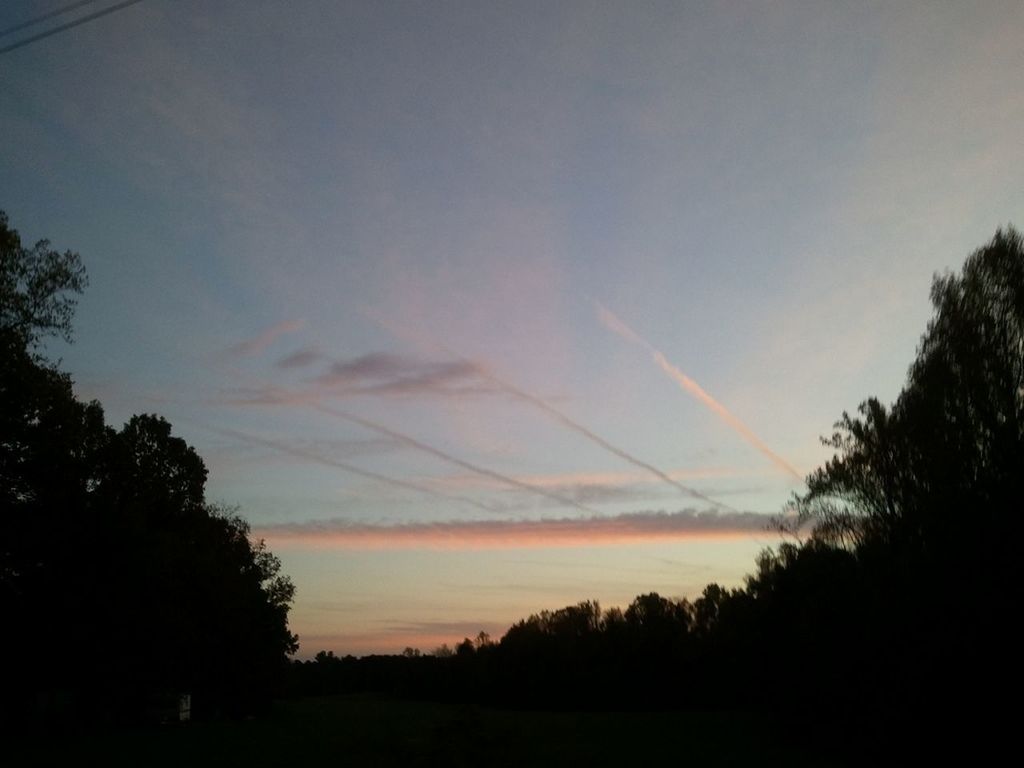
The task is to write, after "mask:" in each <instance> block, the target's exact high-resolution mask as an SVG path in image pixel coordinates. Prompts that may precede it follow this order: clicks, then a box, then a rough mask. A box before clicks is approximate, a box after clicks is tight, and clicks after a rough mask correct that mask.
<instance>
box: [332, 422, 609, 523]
mask: <svg viewBox="0 0 1024 768" xmlns="http://www.w3.org/2000/svg"><path fill="white" fill-rule="evenodd" d="M314 407H315V408H316V409H317V410H318V411H320V412H321V413H326V414H329V415H331V416H334V417H336V418H339V419H344V420H345V421H349V422H351V423H353V424H358V425H359V426H361V427H365V428H366V429H370V430H373V431H374V432H377V433H378V434H381V435H384V436H386V437H390V438H392V439H393V440H396V441H398V442H400V443H402V444H403V445H407V446H409V447H410V448H414V449H415V450H418V451H421V452H423V453H427V454H429V455H431V456H434V457H436V458H439V459H441V460H442V461H445V462H447V463H449V464H453V465H454V466H456V467H461V468H462V469H468V470H469V471H470V472H473V473H475V474H477V475H480V476H481V477H485V478H488V479H491V480H497V481H498V482H500V483H504V484H505V485H509V486H511V487H513V488H516V489H519V490H523V491H529V492H530V493H534V494H537V495H539V496H543V497H545V498H547V499H551V500H552V501H557V502H558V503H559V504H561V505H563V506H570V507H576V508H577V509H580V510H582V511H584V512H593V510H592V509H588V508H587V507H585V506H583V504H581V503H580V500H579V499H573V498H569V497H568V496H564V495H562V494H560V493H556V492H555V491H552V490H550V489H548V488H543V487H541V486H539V485H533V484H532V483H528V482H525V481H523V480H519V479H517V478H515V477H512V476H511V475H505V474H502V473H500V472H495V471H494V470H492V469H488V468H487V467H481V466H480V465H478V464H473V463H472V462H469V461H465V460H464V459H460V458H458V457H456V456H452V455H451V454H450V453H447V452H445V451H442V450H441V449H440V448H437V447H435V446H433V445H428V444H426V443H424V442H422V441H420V440H417V439H416V438H414V437H411V436H409V435H406V434H404V433H402V432H398V431H397V430H394V429H390V428H388V427H385V426H384V425H383V424H379V423H378V422H375V421H371V420H370V419H364V418H363V417H361V416H356V415H355V414H353V413H348V412H346V411H342V410H339V409H337V408H331V407H329V406H326V405H317V406H314Z"/></svg>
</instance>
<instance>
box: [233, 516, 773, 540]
mask: <svg viewBox="0 0 1024 768" xmlns="http://www.w3.org/2000/svg"><path fill="white" fill-rule="evenodd" d="M772 519H773V516H770V515H763V514H757V513H754V512H728V513H716V512H697V511H694V510H682V511H679V512H635V513H630V514H623V515H615V516H610V517H582V518H568V517H563V518H553V519H552V518H549V519H541V520H470V521H445V522H436V523H405V524H398V525H375V524H370V523H352V522H347V521H344V520H325V521H315V522H308V523H282V524H279V525H269V526H263V527H262V528H258V529H256V530H254V531H253V533H254V535H255V536H257V537H260V538H264V539H266V540H267V541H268V542H269V543H271V544H272V545H273V546H274V547H276V548H277V547H279V548H299V549H321V548H323V549H420V548H452V549H516V548H538V547H570V546H594V545H612V544H624V543H636V542H645V541H665V540H686V539H701V538H714V539H723V538H735V537H745V536H750V535H754V534H757V535H764V534H765V533H766V532H767V529H768V525H769V523H770V522H771V521H772Z"/></svg>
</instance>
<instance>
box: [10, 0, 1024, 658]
mask: <svg viewBox="0 0 1024 768" xmlns="http://www.w3.org/2000/svg"><path fill="white" fill-rule="evenodd" d="M59 5H60V4H59V3H56V2H20V1H18V0H12V1H11V2H8V3H5V4H4V5H3V7H2V8H0V29H6V28H7V27H9V26H12V25H14V24H17V23H19V22H21V21H23V20H25V19H28V18H32V17H34V16H36V15H39V14H41V13H44V12H46V11H48V10H51V9H52V8H54V7H57V6H59ZM97 7H99V6H97ZM15 38H16V36H10V37H5V38H4V39H3V42H8V41H9V40H13V39H15ZM1022 39H1024V8H1022V6H1021V5H1020V3H1016V2H1008V3H996V2H981V3H971V4H959V3H909V2H908V3H898V4H876V3H751V4H744V3H628V4H627V3H570V2H566V3H527V2H519V3H506V4H481V3H414V2H404V3H343V4H339V3H328V2H298V3H289V4H287V5H286V4H283V3H274V2H241V1H239V2H231V1H227V2H220V3H215V4H213V3H200V2H189V1H188V0H176V1H174V2H172V1H171V0H145V2H142V3H139V4H138V5H135V6H132V7H130V8H127V9H125V10H124V11H121V12H118V13H116V14H113V15H110V16H108V17H105V18H103V19H99V20H97V21H95V22H93V23H90V24H87V25H83V26H81V27H78V28H76V29H73V30H69V31H68V32H66V33H62V34H60V35H55V36H53V37H51V38H48V39H46V40H41V41H39V42H38V43H35V44H33V45H30V46H26V47H24V48H20V49H18V50H15V51H12V52H9V53H7V54H4V55H2V56H0V137H2V138H3V140H2V142H0V179H2V180H3V181H2V184H0V207H2V208H3V209H4V210H6V211H7V213H8V215H9V217H10V220H11V223H12V224H13V225H14V226H15V227H17V228H18V229H19V230H20V232H21V234H22V236H23V238H24V239H25V240H28V241H34V240H35V239H37V238H40V237H49V238H50V239H51V240H52V242H53V244H54V245H55V246H57V247H59V248H72V249H74V250H77V251H79V252H80V253H81V254H82V257H83V260H84V261H85V263H86V265H87V268H88V271H89V275H90V281H91V282H90V286H89V288H88V290H87V291H86V293H85V295H84V296H83V297H82V299H81V301H80V304H79V310H78V314H77V316H76V321H75V325H76V342H75V344H74V345H72V346H66V345H63V344H56V343H54V344H52V345H51V347H50V352H51V354H52V355H54V356H58V357H60V358H62V360H63V365H64V367H65V369H66V370H68V371H69V372H71V373H72V375H73V377H74V379H75V381H76V387H77V391H78V392H79V393H80V395H81V396H82V397H87V398H92V397H95V398H98V399H100V400H101V401H102V403H103V404H104V407H105V409H106V412H107V416H108V420H109V421H110V422H111V423H113V424H115V425H117V424H121V423H123V422H124V421H125V420H126V419H127V418H128V417H130V415H131V414H133V413H137V412H143V411H144V412H158V413H161V414H163V415H165V416H166V417H167V418H168V419H169V420H170V421H171V423H172V424H173V425H174V426H175V429H176V432H177V433H179V434H181V435H182V436H184V437H185V438H186V439H188V440H189V442H190V443H192V444H193V445H194V446H195V447H196V448H197V450H198V451H199V452H200V454H201V455H202V456H203V457H204V458H205V460H206V461H207V464H208V466H209V467H210V481H209V485H208V496H209V497H210V498H211V499H214V500H217V501H220V502H223V503H227V504H237V505H239V506H240V507H241V510H242V512H243V513H244V514H245V515H246V517H247V518H248V519H249V520H250V521H251V522H252V524H253V526H254V528H256V529H257V530H258V531H259V532H260V533H261V534H263V535H265V536H266V537H267V539H268V541H269V542H270V544H271V547H272V548H273V549H274V550H275V551H276V552H279V553H280V554H281V556H282V559H283V560H284V564H285V569H286V570H287V571H288V572H289V573H291V574H292V576H293V578H294V579H295V581H296V584H297V586H298V598H297V602H296V605H295V608H294V611H293V618H292V624H293V629H294V630H296V631H298V632H299V634H300V636H302V637H303V638H305V639H306V641H305V642H304V644H303V649H302V654H303V655H309V654H312V653H315V652H316V651H317V650H319V649H320V648H331V649H333V650H336V651H339V652H357V653H362V652H368V651H373V650H393V649H399V650H400V649H401V648H402V647H404V646H405V645H407V644H414V645H415V644H419V645H422V646H423V647H424V649H426V648H427V647H428V645H429V644H432V643H434V644H436V643H439V642H442V641H448V642H451V641H453V640H458V639H460V638H461V636H462V635H463V634H470V635H473V634H475V633H476V631H478V630H479V629H480V628H486V629H488V631H491V632H492V633H496V632H497V633H500V631H501V629H502V628H503V627H507V626H508V625H509V624H510V623H511V622H512V621H514V620H516V619H518V618H521V617H522V616H524V615H526V614H528V613H530V612H532V611H536V610H539V609H541V608H554V607H559V606H561V605H564V604H567V603H571V602H576V601H577V600H582V599H588V598H597V599H599V600H601V601H602V603H603V604H605V605H613V604H617V603H618V604H621V603H622V602H625V601H628V600H629V599H631V597H632V596H634V595H635V594H637V593H639V592H646V591H650V590H657V591H659V592H662V593H663V594H667V595H678V596H690V597H692V596H694V595H695V594H697V593H698V592H699V590H700V588H701V587H702V586H703V584H705V583H707V582H708V581H720V582H722V583H727V584H730V585H732V584H737V583H739V581H740V579H741V577H742V574H743V573H745V572H746V571H747V570H749V568H750V567H751V566H752V558H753V556H754V555H755V554H756V552H757V551H758V550H759V549H760V548H761V547H763V546H765V545H767V544H770V543H771V541H772V539H771V537H770V536H768V535H767V534H765V533H763V532H762V531H760V530H759V529H757V528H756V527H755V526H754V525H753V524H751V523H750V521H749V519H748V518H747V517H745V516H744V515H743V513H749V512H754V513H761V514H764V515H769V514H773V513H777V512H779V511H780V510H781V508H782V506H783V504H784V503H785V502H786V500H787V499H788V498H789V496H790V494H791V493H793V492H794V491H799V490H800V488H801V484H800V482H799V481H797V480H796V479H794V477H793V476H792V475H791V474H790V473H788V472H787V471H786V470H785V469H784V468H783V467H782V466H781V465H780V464H779V463H778V462H776V461H773V460H772V459H771V458H770V457H769V455H768V453H766V452H765V450H762V448H763V449H767V450H768V451H770V452H771V454H774V455H775V456H777V457H779V458H781V459H782V460H783V461H784V462H785V463H786V464H789V465H791V466H793V467H795V468H796V470H797V473H798V474H799V475H805V474H806V473H807V472H809V471H811V470H812V469H813V468H814V467H816V466H818V465H819V464H820V463H821V462H822V461H823V460H825V459H826V458H827V456H828V454H827V452H826V451H825V450H824V449H823V448H822V446H821V445H820V443H819V441H818V437H819V435H821V434H824V433H827V432H828V431H829V430H830V427H831V424H832V423H833V422H834V421H835V420H836V419H837V418H838V417H839V415H840V414H841V413H842V411H843V410H844V409H847V410H852V409H854V408H855V407H856V406H857V404H858V403H859V402H860V401H861V400H863V399H864V398H866V397H867V396H869V395H877V396H879V397H881V398H882V399H883V400H891V399H892V398H893V397H894V396H895V395H896V393H897V392H898V391H899V388H900V387H901V385H902V382H903V379H904V374H905V371H906V367H907V365H908V364H909V362H910V361H911V359H912V357H913V353H914V349H915V345H916V343H917V340H918V338H919V336H920V334H921V332H922V331H923V330H924V327H925V323H926V322H927V319H928V317H929V314H930V307H929V303H928V287H929V284H930V280H931V276H932V274H933V273H934V272H936V271H941V270H945V269H953V268H957V267H958V266H959V265H960V263H961V262H962V261H963V259H964V257H965V256H966V255H967V254H968V253H969V252H970V251H971V250H973V249H974V248H976V247H978V246H980V245H981V244H983V243H984V242H986V241H987V240H988V239H989V238H990V237H991V236H992V234H993V233H994V232H995V230H996V229H997V228H998V227H1000V226H1005V225H1006V224H1009V223H1015V224H1017V226H1020V225H1021V219H1020V214H1021V211H1024V184H1021V179H1022V178H1024V142H1021V141H1020V137H1019V126H1020V125H1021V124H1022V122H1024V121H1022V118H1024V87H1022V86H1021V84H1020V76H1019V73H1020V72H1021V71H1022V69H1024V52H1022V51H1024V49H1022V47H1021V45H1020V41H1021V40H1022ZM601 307H604V308H606V309H607V310H608V311H610V312H611V313H613V314H614V316H615V317H616V318H618V320H619V321H620V322H621V323H622V324H624V325H625V326H628V328H629V329H630V330H631V332H632V333H633V334H636V335H637V336H639V337H641V338H642V339H643V340H644V342H645V343H646V344H649V345H651V346H652V347H653V348H654V349H656V350H658V351H659V352H660V353H661V354H662V355H663V358H662V359H663V361H665V362H666V363H667V364H669V365H671V366H674V367H675V369H676V370H678V371H679V372H680V373H681V374H682V375H684V376H685V377H688V380H690V381H692V382H695V383H696V385H698V386H699V387H700V388H701V390H702V391H703V392H705V393H706V394H707V396H708V397H710V398H712V399H713V401H714V403H716V404H718V405H719V406H720V407H721V408H724V409H725V411H726V412H727V413H728V414H729V416H730V417H731V418H733V419H734V420H737V421H739V422H741V423H742V424H743V425H744V427H745V428H746V430H747V432H746V433H743V432H742V430H739V429H738V428H736V426H735V424H732V425H730V423H728V419H727V418H726V417H724V416H723V412H722V411H716V410H715V409H714V408H713V407H709V403H708V401H706V400H701V399H700V398H699V397H697V396H695V390H694V389H693V388H692V387H691V388H689V389H687V388H686V387H685V386H680V380H679V378H678V377H676V378H675V379H674V378H672V376H671V375H670V374H669V372H668V370H667V368H666V367H665V366H659V365H658V363H657V362H656V361H655V360H654V358H653V357H652V354H651V350H650V349H648V348H645V347H644V346H643V345H642V344H637V343H633V342H631V341H630V340H629V339H628V338H627V337H628V336H629V334H628V333H623V332H621V328H620V329H619V330H620V332H618V333H617V332H616V331H615V330H614V328H612V327H610V326H611V325H613V324H610V323H609V322H608V321H607V315H606V316H605V321H604V322H602V315H601ZM339 413H340V414H341V415H339ZM353 417H354V418H355V420H353ZM359 420H361V421H359ZM588 433H589V436H588ZM594 438H597V439H594ZM755 440H756V442H757V443H758V444H759V445H760V446H761V447H760V448H759V447H758V444H755ZM442 454H443V456H442ZM444 457H447V458H444ZM459 462H461V463H459ZM480 470H483V472H481V471H480ZM487 473H490V474H487ZM658 473H661V474H660V475H659V474H658ZM666 477H667V478H668V479H667V480H666ZM673 483H675V485H673ZM679 486H682V487H683V488H685V489H688V490H689V491H695V492H696V493H697V494H698V495H696V496H695V495H691V494H688V493H687V492H686V491H684V490H683V489H681V488H680V487H679ZM701 497H705V498H701ZM706 499H711V500H712V501H713V502H715V503H717V504H718V506H713V505H712V504H711V503H709V502H708V501H707V500H706ZM708 509H711V510H717V518H716V519H717V522H716V523H715V525H717V533H716V534H715V535H711V534H709V533H708V532H707V531H706V530H704V529H703V528H701V529H700V530H697V529H698V528H700V526H704V527H705V528H706V527H707V525H708V523H707V520H706V519H704V518H701V517H700V515H699V514H697V513H699V512H701V511H704V510H708ZM657 513H664V514H663V515H661V516H659V515H658V514H657ZM595 517H596V518H599V520H598V521H597V522H596V523H593V524H592V525H591V529H592V530H593V531H594V532H595V533H593V535H590V534H588V532H587V531H588V530H590V529H588V528H587V527H586V525H580V526H575V527H572V531H573V532H572V533H568V534H566V533H564V532H563V533H559V530H562V529H558V528H557V526H556V524H557V525H562V526H563V527H564V526H565V525H568V524H569V523H572V522H573V521H578V520H581V519H582V520H584V521H587V520H590V518H595ZM537 521H547V522H546V523H544V525H549V527H548V528H544V527H543V525H541V526H540V527H534V528H531V529H530V530H532V531H534V533H533V534H530V535H527V534H525V533H523V534H522V535H517V534H515V531H517V530H519V531H526V530H527V528H525V527H521V528H518V529H517V528H515V525H516V524H520V525H522V526H526V525H527V524H531V523H536V522H537ZM552 521H555V522H554V523H552ZM608 521H611V523H609V522H608ZM695 521H702V522H700V523H699V525H698V522H695ZM487 522H490V523H495V522H497V523H501V524H502V525H503V526H505V527H501V528H498V529H495V528H486V526H484V527H481V524H482V523H487ZM605 524H608V525H614V526H618V527H617V528H616V530H619V531H621V532H623V533H622V535H621V536H612V535H610V534H609V535H606V534H603V533H597V531H603V530H607V528H602V527H601V526H602V525H605ZM431 526H434V527H433V528H431ZM438 526H440V528H438ZM712 527H714V526H712ZM439 530H440V531H442V532H443V534H442V533H438V531H439ZM353 531H357V532H358V531H369V532H370V533H372V535H370V534H366V535H365V536H364V535H363V534H361V533H359V534H358V535H357V534H356V533H353ZM482 531H483V532H482ZM496 531H497V532H496ZM360 537H362V538H360ZM444 537H447V538H444ZM474 627H477V629H474Z"/></svg>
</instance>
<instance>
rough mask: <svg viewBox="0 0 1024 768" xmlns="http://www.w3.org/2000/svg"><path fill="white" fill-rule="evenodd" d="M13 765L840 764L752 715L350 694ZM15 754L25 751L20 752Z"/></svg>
mask: <svg viewBox="0 0 1024 768" xmlns="http://www.w3.org/2000/svg"><path fill="white" fill-rule="evenodd" d="M15 741H16V742H17V743H16V744H12V743H11V742H8V750H6V751H7V754H8V756H9V757H11V758H13V761H12V762H7V761H6V759H5V760H4V762H5V763H6V764H8V765H40V766H42V765H61V766H63V765H83V764H84V765H98V766H110V765H124V766H129V765H130V766H139V767H144V766H176V768H187V767H188V766H195V765H219V766H236V765H237V766H247V767H252V766H306V765H324V766H349V765H351V766H433V765H436V766H473V767H474V768H480V767H481V766H545V765H551V766H555V765H557V766H575V765H581V766H611V765H615V766H623V767H624V768H625V767H626V766H628V767H630V768H632V767H633V766H643V765H692V766H724V765H737V766H740V765H756V766H769V765H779V766H783V765H785V766H793V765H808V766H810V765H814V766H821V765H839V764H843V763H841V762H838V760H837V759H836V756H835V755H831V756H830V755H828V754H823V753H822V752H821V750H820V749H811V748H810V747H809V746H808V745H806V744H803V743H802V742H801V741H800V739H799V738H798V736H797V735H794V734H789V735H788V736H787V737H786V738H784V739H783V738H780V733H779V731H778V727H777V724H776V725H774V726H769V725H768V724H766V723H764V722H763V721H761V720H759V719H758V718H756V717H755V716H753V715H750V714H731V713H717V712H711V713H701V712H698V713H693V712H655V713H640V712H629V713H607V712H517V711H505V710H492V709H480V708H476V707H465V706H463V707H460V706H457V705H444V704H436V703H429V702H413V701H402V700H395V699H388V698H383V697H374V696H338V697H325V698H309V699H300V700H290V701H283V702H279V703H278V704H277V705H276V706H275V708H274V710H273V711H272V712H271V713H270V714H268V715H266V716H264V717H261V718H259V719H252V720H243V721H225V722H212V723H190V724H187V725H183V726H163V727H155V726H154V727H151V728H136V729H128V730H90V731H85V732H77V733H76V732H63V733H61V734H50V735H48V736H46V737H35V736H33V737H29V736H28V735H27V734H23V735H22V738H21V739H17V740H15ZM12 746H13V747H14V751H13V753H12V752H11V747H12Z"/></svg>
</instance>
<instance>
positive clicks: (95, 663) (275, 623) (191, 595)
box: [0, 214, 297, 711]
mask: <svg viewBox="0 0 1024 768" xmlns="http://www.w3.org/2000/svg"><path fill="white" fill-rule="evenodd" d="M0 246H2V248H0V251H2V263H0V267H2V271H0V354H2V361H0V362H2V364H0V429H2V433H0V494H2V501H3V509H2V514H3V520H2V523H3V525H2V529H0V601H2V602H0V611H2V612H3V615H4V616H5V623H6V624H7V627H8V630H9V631H7V632H4V633H0V635H2V637H3V640H2V643H3V646H2V647H0V654H2V661H0V664H3V666H4V670H5V672H6V673H7V674H6V675H5V678H6V679H7V680H8V684H9V686H10V688H11V692H10V694H9V696H8V697H7V698H6V699H5V705H6V706H11V705H12V703H13V704H14V705H15V706H24V702H25V701H26V700H27V699H29V698H31V697H32V696H37V697H38V696H42V697H43V699H44V701H43V708H44V709H45V708H47V707H48V706H49V704H47V702H46V701H45V698H46V697H47V696H49V697H51V698H55V699H57V698H60V699H65V700H66V699H67V698H68V696H69V695H72V694H75V693H76V692H77V693H78V694H79V695H82V694H83V693H84V692H86V691H88V696H89V697H90V699H91V700H92V701H93V702H94V703H95V702H97V701H103V700H104V697H105V700H106V701H107V702H109V703H110V704H111V705H113V706H124V707H125V708H126V709H131V710H134V711H138V710H139V705H140V704H143V703H144V702H145V701H146V700H147V699H148V698H152V697H158V696H161V695H164V694H172V693H176V692H182V691H191V692H193V693H196V694H198V695H197V699H196V708H197V710H199V711H202V710H203V708H204V707H210V706H216V707H218V708H239V707H249V706H251V705H252V703H253V702H255V701H257V700H258V699H261V698H263V697H265V696H266V695H267V694H268V693H269V692H270V691H272V690H273V686H274V685H275V684H276V678H277V677H278V676H279V675H280V673H281V672H283V671H284V669H285V664H286V655H287V654H288V653H291V652H294V650H295V649H296V647H297V642H296V638H295V636H294V635H292V634H291V633H289V632H288V629H287V614H288V609H289V607H290V604H291V601H292V599H293V596H294V587H293V586H292V584H291V582H290V581H289V580H288V578H287V577H285V576H283V575H281V573H280V561H279V560H278V559H277V558H276V557H274V556H273V555H272V554H271V553H270V552H268V551H267V549H266V546H265V545H264V543H263V542H262V541H256V542H254V541H252V540H251V539H250V536H249V528H248V525H247V524H246V523H245V521H244V520H242V519H241V518H240V517H239V516H238V515H237V513H235V512H233V511H231V510H224V509H219V508H215V507H212V506H210V505H208V504H207V503H206V500H205V498H204V485H205V481H206V468H205V466H204V465H203V462H202V460H201V459H200V458H199V456H198V455H197V454H196V453H195V451H194V450H193V449H192V448H191V447H189V446H188V445H187V444H186V443H185V441H184V440H182V439H181V438H177V437H174V436H172V434H171V426H170V424H168V423H167V422H166V421H165V420H164V419H162V418H160V417H157V416H136V417H133V418H132V419H131V420H130V421H129V422H128V424H126V425H125V426H124V428H123V429H121V430H120V431H115V430H113V429H111V428H110V427H107V426H106V425H105V424H104V418H103V411H102V408H101V407H100V405H99V404H98V403H95V402H93V403H89V404H83V403H81V402H79V401H78V400H77V399H76V398H75V396H74V394H73V391H72V386H71V380H70V378H69V377H68V376H67V375H66V374H63V373H61V372H59V371H57V370H56V369H55V368H53V367H52V366H50V365H48V364H47V363H46V362H45V361H44V360H42V358H41V357H39V355H38V354H37V353H34V352H33V351H32V350H33V348H34V347H35V346H37V345H38V343H39V341H40V339H41V338H42V337H43V336H45V335H47V334H59V335H62V336H65V337H70V330H71V327H70V320H71V311H72V308H73V306H74V302H73V300H71V299H70V298H68V297H67V296H66V295H65V293H66V292H72V293H73V292H77V291H79V290H81V288H82V286H83V285H84V284H85V275H84V271H83V270H82V268H81V264H80V261H79V258H78V256H77V254H73V253H71V252H67V253H65V254H58V253H57V252H55V251H52V250H50V249H49V247H48V244H47V243H46V242H45V241H41V242H40V243H38V244H37V245H36V246H35V248H33V249H25V248H23V247H21V245H20V238H19V237H18V234H17V232H15V231H14V230H11V229H9V228H8V226H7V218H6V216H3V215H2V214H0ZM62 692H63V693H62ZM93 709H94V710H95V707H94V708H93Z"/></svg>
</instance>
